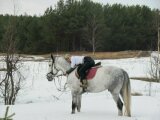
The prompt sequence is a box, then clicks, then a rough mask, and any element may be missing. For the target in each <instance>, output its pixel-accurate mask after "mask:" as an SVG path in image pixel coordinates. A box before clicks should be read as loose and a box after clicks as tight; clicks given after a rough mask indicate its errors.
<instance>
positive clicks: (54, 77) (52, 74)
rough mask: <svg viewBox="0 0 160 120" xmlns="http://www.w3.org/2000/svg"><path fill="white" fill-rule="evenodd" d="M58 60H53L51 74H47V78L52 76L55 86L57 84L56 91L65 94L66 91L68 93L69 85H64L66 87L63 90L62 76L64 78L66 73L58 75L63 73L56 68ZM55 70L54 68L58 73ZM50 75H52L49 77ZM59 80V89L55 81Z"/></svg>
mask: <svg viewBox="0 0 160 120" xmlns="http://www.w3.org/2000/svg"><path fill="white" fill-rule="evenodd" d="M56 60H57V57H56V58H55V59H52V64H51V72H49V73H48V74H47V77H49V76H50V75H51V76H52V79H53V80H54V84H55V87H56V89H57V90H58V91H61V92H64V91H66V88H67V83H65V85H64V87H63V88H62V87H61V86H62V85H61V80H60V79H61V77H62V76H64V73H62V74H59V75H57V74H58V72H59V71H61V70H59V69H58V68H57V67H56ZM53 68H54V70H55V71H56V72H55V73H54V72H53ZM49 74H50V75H49ZM56 78H57V79H58V84H59V86H60V87H59V88H58V87H57V85H56V81H55V79H56Z"/></svg>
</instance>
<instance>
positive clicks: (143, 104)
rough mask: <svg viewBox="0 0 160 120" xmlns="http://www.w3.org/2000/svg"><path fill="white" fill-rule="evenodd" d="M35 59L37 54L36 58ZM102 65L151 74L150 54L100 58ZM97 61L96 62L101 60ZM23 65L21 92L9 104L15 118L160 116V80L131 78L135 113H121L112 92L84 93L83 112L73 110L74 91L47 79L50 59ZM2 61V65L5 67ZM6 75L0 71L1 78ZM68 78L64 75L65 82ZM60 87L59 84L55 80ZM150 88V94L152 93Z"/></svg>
mask: <svg viewBox="0 0 160 120" xmlns="http://www.w3.org/2000/svg"><path fill="white" fill-rule="evenodd" d="M35 59H36V58H35ZM98 61H101V62H102V65H103V66H111V65H113V66H117V67H121V68H123V69H124V70H126V71H127V72H128V74H129V76H130V77H146V76H149V74H148V73H149V67H150V59H149V58H129V59H116V60H98ZM98 61H96V62H98ZM22 65H23V67H21V71H22V74H23V75H24V77H25V81H24V82H23V88H22V90H21V91H20V92H19V96H18V97H17V101H16V105H14V106H10V110H9V114H11V113H16V115H15V116H14V117H13V118H14V120H89V119H91V120H160V84H159V83H151V84H150V83H149V82H142V81H138V80H131V88H132V93H134V92H138V93H142V94H143V96H132V107H131V111H132V112H131V113H132V117H125V116H123V117H121V116H118V113H117V108H116V104H115V103H114V101H113V99H112V97H111V95H110V93H109V92H108V91H104V92H101V93H96V94H95V93H92V94H91V93H85V94H84V95H83V98H82V108H81V112H80V113H76V114H71V94H70V91H69V89H67V90H66V91H65V92H60V91H58V90H57V89H56V87H55V84H54V82H53V81H52V82H48V80H47V79H46V73H47V72H48V61H41V62H34V61H26V62H23V64H22ZM3 66H4V65H3V63H2V62H0V67H3ZM2 77H3V75H0V78H2ZM65 81H66V78H65V77H62V83H61V84H62V85H63V84H64V83H65ZM56 85H57V87H60V86H59V84H58V83H57V84H56ZM149 88H151V96H149V95H148V94H149ZM5 109H6V106H4V105H3V104H2V103H1V105H0V118H2V117H3V116H4V113H5Z"/></svg>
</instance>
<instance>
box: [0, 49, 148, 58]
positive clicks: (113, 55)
mask: <svg viewBox="0 0 160 120" xmlns="http://www.w3.org/2000/svg"><path fill="white" fill-rule="evenodd" d="M66 53H67V54H71V55H84V56H91V57H93V58H94V59H121V58H133V57H148V56H149V55H150V54H149V52H148V51H119V52H96V53H95V54H94V55H93V53H92V52H59V53H54V52H53V55H65V54H66ZM2 55H4V54H3V53H0V56H2ZM21 56H22V57H32V56H33V55H29V54H28V55H26V54H21ZM35 56H39V57H44V58H45V59H46V58H49V57H50V54H43V55H35Z"/></svg>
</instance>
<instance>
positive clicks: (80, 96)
mask: <svg viewBox="0 0 160 120" xmlns="http://www.w3.org/2000/svg"><path fill="white" fill-rule="evenodd" d="M81 99H82V95H81V94H78V95H77V111H78V112H80V111H81Z"/></svg>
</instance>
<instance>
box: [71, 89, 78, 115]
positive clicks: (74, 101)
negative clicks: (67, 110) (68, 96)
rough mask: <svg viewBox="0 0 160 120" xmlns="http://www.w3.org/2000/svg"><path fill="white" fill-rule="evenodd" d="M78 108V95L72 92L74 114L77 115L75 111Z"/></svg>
mask: <svg viewBox="0 0 160 120" xmlns="http://www.w3.org/2000/svg"><path fill="white" fill-rule="evenodd" d="M76 107H77V93H75V92H72V112H71V113H72V114H74V113H75V109H76Z"/></svg>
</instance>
